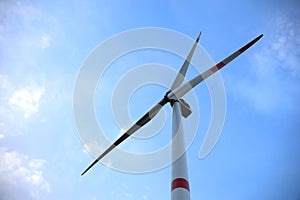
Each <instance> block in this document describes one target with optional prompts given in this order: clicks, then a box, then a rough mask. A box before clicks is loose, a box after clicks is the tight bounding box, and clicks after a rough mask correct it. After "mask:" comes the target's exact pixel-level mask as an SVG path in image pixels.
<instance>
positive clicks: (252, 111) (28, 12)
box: [0, 0, 300, 200]
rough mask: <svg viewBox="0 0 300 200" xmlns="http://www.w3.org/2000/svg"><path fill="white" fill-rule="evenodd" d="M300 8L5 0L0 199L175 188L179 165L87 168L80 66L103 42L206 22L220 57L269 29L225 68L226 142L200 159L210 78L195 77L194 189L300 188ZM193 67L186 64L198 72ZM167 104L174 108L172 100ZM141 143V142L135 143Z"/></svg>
mask: <svg viewBox="0 0 300 200" xmlns="http://www.w3.org/2000/svg"><path fill="white" fill-rule="evenodd" d="M299 12H300V11H299V2H297V1H296V0H295V1H293V0H288V1H279V0H278V1H276V0H275V1H267V0H263V1H256V0H253V1H233V0H230V1H226V2H224V1H217V0H213V1H209V2H201V1H185V2H183V1H181V2H178V1H164V2H162V1H147V2H146V1H123V2H121V1H119V2H117V1H64V2H59V1H57V2H55V1H52V2H51V3H47V2H44V1H26V0H25V1H1V2H0V90H1V92H0V102H1V103H0V158H1V159H0V160H1V163H0V185H1V187H0V199H4V200H6V199H90V200H95V199H97V200H98V199H122V200H123V199H170V181H171V180H170V176H171V171H170V167H166V168H164V169H161V170H159V171H156V172H151V173H147V174H128V173H122V172H119V171H115V170H112V169H110V168H108V167H105V166H104V165H101V164H98V165H97V166H95V168H93V169H92V170H91V171H90V172H89V173H88V174H86V175H85V176H83V177H80V173H81V172H82V170H83V169H85V167H86V166H87V165H88V164H89V163H90V162H91V161H92V160H93V159H94V158H93V157H92V156H90V155H89V154H88V153H86V151H85V150H84V147H83V145H82V144H81V141H80V138H79V136H78V133H77V130H76V126H75V123H74V118H73V110H72V95H73V88H74V83H75V80H76V76H77V73H78V72H79V69H80V66H81V64H82V62H83V61H84V59H85V58H86V57H87V56H88V54H89V53H90V52H91V51H92V50H93V49H94V48H95V47H96V46H97V45H98V44H99V43H101V42H103V41H104V40H106V39H107V38H109V37H111V36H112V35H115V34H118V33H120V32H122V31H126V30H129V29H133V28H142V27H163V28H168V29H173V30H176V31H179V32H181V33H183V34H185V35H187V36H189V37H191V38H196V37H197V35H198V33H199V31H202V32H203V35H202V38H201V40H200V43H201V46H202V47H203V48H204V49H205V50H206V51H207V52H208V53H209V54H210V56H211V57H212V59H213V60H214V61H216V62H217V61H219V60H221V59H223V58H224V57H226V56H227V55H229V54H230V53H231V52H233V51H235V50H236V49H238V48H239V47H241V46H242V45H243V44H245V43H246V42H248V41H250V40H251V39H253V38H254V37H256V36H258V35H259V34H261V33H264V37H263V38H262V39H261V41H259V42H258V43H257V44H255V46H253V47H252V48H251V49H249V50H248V51H247V52H246V53H245V54H243V55H242V56H241V57H239V58H237V59H236V60H235V61H233V62H232V63H231V64H230V65H228V66H227V67H226V68H225V69H223V70H222V71H221V75H222V77H223V81H224V86H225V89H226V98H227V99H226V105H227V106H226V108H227V112H226V120H225V124H224V129H223V131H222V136H221V138H220V140H219V141H218V143H217V145H216V147H215V148H214V149H213V151H212V152H211V153H210V154H209V156H208V157H206V158H205V159H202V160H200V159H199V158H198V153H199V149H200V146H201V144H202V141H203V138H204V134H205V132H206V130H207V127H208V124H209V119H210V99H209V94H208V91H207V88H206V86H205V84H202V85H200V86H199V87H197V88H196V89H195V92H196V93H197V98H198V101H199V102H200V112H201V123H200V124H199V130H198V132H197V136H196V138H195V140H194V141H193V144H192V145H191V147H190V148H189V149H188V151H187V158H188V166H189V176H190V185H191V198H192V199H207V200H210V199H212V200H213V199H230V200H232V199H264V200H265V199H289V200H296V199H299V198H300V192H299V185H300V170H299V169H300V153H299V152H300V151H299V150H300V149H299V142H300V136H299V131H298V130H299V128H300V127H299V117H300V109H299V106H298V103H299V99H300V88H299V85H300V84H299V83H300V66H299V61H300V50H299V44H300V37H299V35H300V20H299ZM148 53H149V52H148ZM150 53H151V52H150ZM144 56H145V55H144ZM143 58H144V57H143V56H139V57H138V60H137V61H136V62H135V63H143ZM154 58H157V57H155V56H153V57H152V58H151V59H152V60H153V59H154ZM167 58H170V57H168V56H166V59H167ZM99 59H101V58H99ZM147 59H148V57H147V56H145V60H147ZM151 59H149V60H151ZM159 59H161V60H163V59H162V58H161V57H159ZM174 59H176V58H174ZM161 60H159V61H161ZM121 61H122V60H120V62H121ZM147 61H148V60H147ZM120 62H119V63H120ZM166 62H167V63H168V62H170V64H172V63H178V66H172V67H174V69H175V70H178V69H179V67H180V64H181V62H180V61H178V60H174V61H166ZM133 63H134V62H133ZM130 64H131V61H130V57H129V58H128V59H127V60H126V59H124V65H126V66H128V67H125V68H124V69H123V70H124V71H125V72H126V71H129V70H131V69H132V68H133V67H134V66H130ZM124 71H121V72H124ZM121 72H120V77H121V75H122V74H121ZM195 75H196V72H195V70H190V71H188V77H189V78H191V77H193V76H195ZM107 79H108V80H110V78H107ZM116 80H117V79H116ZM105 84H107V87H108V86H109V84H110V83H109V82H107V83H105ZM104 86H105V85H103V86H101V87H104ZM157 90H158V92H157ZM164 91H165V90H163V89H162V88H160V87H153V88H151V87H148V88H146V89H145V90H141V91H140V92H141V93H140V94H139V93H138V92H136V96H135V98H136V99H137V100H138V99H141V98H142V97H143V93H144V94H145V95H148V93H149V92H151V94H152V96H153V98H150V99H148V100H147V104H146V105H143V104H141V105H139V104H138V106H137V108H131V107H134V106H133V105H135V104H134V103H133V101H132V102H130V108H131V109H133V110H134V109H138V110H136V111H135V110H134V112H133V114H132V116H133V117H138V115H137V114H136V113H143V112H144V111H146V110H145V109H147V108H149V107H148V106H151V105H152V103H151V102H153V104H154V103H155V102H156V100H158V98H159V97H160V95H161V94H163V93H164ZM152 92H153V93H152ZM100 97H101V90H100V91H97V93H96V99H97V105H96V107H97V108H98V106H99V108H100V107H101V106H103V105H101V103H99V102H100ZM133 100H134V98H133ZM98 103H99V104H98ZM148 103H149V104H151V105H148ZM165 111H166V115H167V117H169V118H170V116H171V112H170V111H171V109H170V108H169V107H168V108H166V110H165ZM135 112H136V113H135ZM108 125H110V124H108ZM168 125H170V124H168V123H167V124H166V127H167V126H168ZM111 126H112V127H114V124H111ZM166 129H167V130H166V131H165V132H166V134H169V131H168V130H169V129H168V128H166ZM107 134H108V137H112V138H114V137H117V135H118V133H107ZM109 134H115V135H110V136H109ZM164 139H166V138H164ZM129 140H130V139H129ZM133 141H134V139H132V140H130V141H127V144H126V143H125V144H124V145H123V146H122V148H127V147H128V148H130V145H129V144H132V143H133ZM143 142H145V144H144V145H146V142H147V140H144V141H143ZM149 142H150V141H149ZM147 145H149V144H147ZM153 145H156V144H155V143H153ZM139 147H141V148H142V147H143V144H141V145H140V146H139V145H136V146H134V148H133V149H131V150H135V151H137V150H138V149H139Z"/></svg>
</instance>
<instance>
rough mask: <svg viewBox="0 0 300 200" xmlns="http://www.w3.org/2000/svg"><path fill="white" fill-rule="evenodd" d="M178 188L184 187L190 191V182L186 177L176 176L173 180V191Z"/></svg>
mask: <svg viewBox="0 0 300 200" xmlns="http://www.w3.org/2000/svg"><path fill="white" fill-rule="evenodd" d="M176 188H184V189H186V190H188V191H190V186H189V182H188V181H187V180H185V179H184V178H176V179H174V180H173V181H172V191H173V190H175V189H176Z"/></svg>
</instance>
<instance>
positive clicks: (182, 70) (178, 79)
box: [171, 32, 202, 91]
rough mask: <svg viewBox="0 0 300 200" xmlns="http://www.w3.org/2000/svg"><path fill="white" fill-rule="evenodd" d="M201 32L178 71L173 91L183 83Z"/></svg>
mask: <svg viewBox="0 0 300 200" xmlns="http://www.w3.org/2000/svg"><path fill="white" fill-rule="evenodd" d="M201 34H202V33H201V32H200V33H199V35H198V37H197V39H196V41H195V43H194V45H193V47H192V49H191V51H190V53H189V55H188V56H187V58H186V59H185V61H184V63H183V65H182V66H181V68H180V70H179V72H178V74H177V76H176V78H175V80H174V82H173V84H172V86H171V91H173V90H174V89H175V88H177V87H179V85H181V83H182V82H183V80H184V77H185V74H186V71H187V69H188V66H189V64H190V62H191V59H192V57H193V54H194V52H195V49H196V47H197V44H198V42H199V39H200V36H201Z"/></svg>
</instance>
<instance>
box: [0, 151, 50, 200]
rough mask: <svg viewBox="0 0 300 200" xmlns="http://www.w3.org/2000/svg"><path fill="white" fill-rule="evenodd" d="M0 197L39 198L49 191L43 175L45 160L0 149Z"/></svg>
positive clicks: (6, 199) (5, 199)
mask: <svg viewBox="0 0 300 200" xmlns="http://www.w3.org/2000/svg"><path fill="white" fill-rule="evenodd" d="M0 159H1V163H0V185H1V187H0V199H3V200H8V199H11V200H16V199H41V198H42V197H44V196H45V195H47V194H48V193H50V185H49V183H48V182H47V181H46V180H45V178H44V176H43V169H44V167H45V164H46V161H44V160H36V159H30V158H29V157H28V156H27V155H23V154H19V153H17V152H15V151H7V150H6V149H4V148H1V149H0Z"/></svg>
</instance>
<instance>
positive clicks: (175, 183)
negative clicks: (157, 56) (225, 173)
mask: <svg viewBox="0 0 300 200" xmlns="http://www.w3.org/2000/svg"><path fill="white" fill-rule="evenodd" d="M200 35H201V32H200V34H199V36H198V37H197V39H196V41H195V43H194V45H193V47H192V49H191V51H190V53H189V54H188V56H187V58H186V60H185V61H184V63H183V65H182V67H181V69H180V70H179V72H178V74H177V76H176V78H175V80H174V82H173V84H172V86H171V88H170V90H169V91H168V92H166V94H165V95H164V97H163V98H162V100H161V101H159V102H158V103H157V104H156V105H155V106H153V107H152V109H150V110H149V111H148V112H147V113H146V114H145V115H144V116H142V117H141V118H140V119H139V120H138V121H136V123H135V124H133V125H132V126H131V127H130V128H129V129H128V130H127V131H126V132H125V133H124V134H122V135H121V137H119V138H118V139H117V140H116V141H115V142H114V143H113V144H111V146H109V147H108V148H107V149H106V150H105V151H104V152H103V153H102V154H101V155H100V156H99V157H98V158H97V159H96V160H95V161H94V162H93V163H92V164H90V165H89V166H88V167H87V168H86V169H85V170H84V171H83V172H82V174H81V176H82V175H83V174H85V173H86V172H87V171H88V170H89V169H90V168H91V167H93V166H94V165H95V164H96V163H97V162H98V161H100V160H101V159H102V158H103V157H104V156H105V155H106V154H108V153H109V152H110V151H112V150H113V149H114V148H115V147H116V146H118V145H119V144H120V143H121V142H123V141H124V140H126V139H127V138H128V137H129V136H131V135H132V134H133V133H135V132H136V131H137V130H138V129H140V128H141V127H142V126H144V125H145V124H146V123H148V122H149V121H150V120H151V119H153V118H154V117H155V115H156V114H157V113H158V112H159V111H160V109H161V108H162V107H163V106H164V105H165V104H167V103H170V105H171V106H172V107H173V119H172V138H174V137H175V136H176V135H177V134H178V135H177V137H179V139H178V140H172V142H173V143H172V158H175V159H176V158H177V157H178V154H179V153H182V152H184V147H185V143H184V135H183V127H182V122H181V117H182V116H183V117H185V118H187V117H188V116H189V115H190V114H191V112H192V111H191V109H190V106H189V105H188V104H187V103H186V102H185V101H184V100H183V99H182V97H183V96H184V95H185V94H186V93H187V92H189V91H190V90H191V89H193V88H194V87H195V86H197V85H198V84H199V83H201V82H202V81H203V80H205V79H206V78H208V77H209V76H211V75H212V74H214V73H215V72H217V71H218V70H220V69H221V68H223V67H224V66H225V65H227V64H228V63H229V62H231V61H232V60H233V59H235V58H236V57H238V56H239V55H240V54H241V53H243V52H244V51H246V50H247V49H248V48H249V47H251V46H252V45H253V44H254V43H256V42H257V41H258V40H259V39H260V38H261V37H262V36H263V34H261V35H259V36H258V37H256V38H255V39H253V40H252V41H251V42H249V43H248V44H246V45H245V46H243V47H242V48H240V49H239V50H237V51H236V52H234V53H233V54H231V55H230V56H228V57H227V58H225V59H224V60H222V61H221V62H219V63H218V64H216V65H214V66H212V67H211V68H209V69H208V70H206V71H205V72H203V73H202V74H200V75H198V76H196V77H195V78H193V79H192V80H190V81H188V82H186V83H184V84H183V85H181V84H182V82H183V81H184V77H185V74H186V72H187V69H188V66H189V64H190V61H191V58H192V56H193V54H194V51H195V49H196V47H197V44H198V42H199V39H200ZM174 141H175V142H174ZM175 159H172V160H175ZM171 199H172V200H189V199H190V188H189V179H188V170H187V161H186V155H185V152H184V153H183V154H182V155H181V156H180V157H179V158H178V159H177V160H176V161H174V162H173V163H172V183H171Z"/></svg>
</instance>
